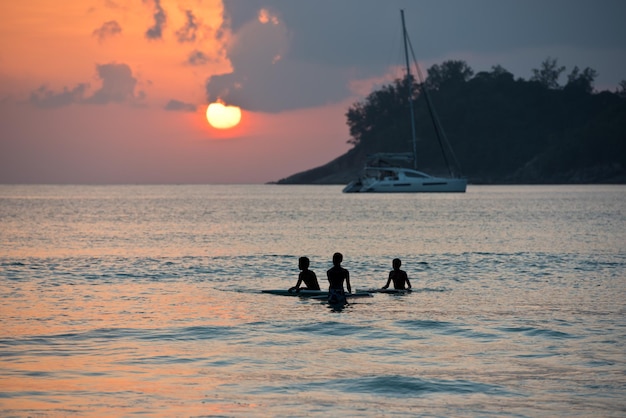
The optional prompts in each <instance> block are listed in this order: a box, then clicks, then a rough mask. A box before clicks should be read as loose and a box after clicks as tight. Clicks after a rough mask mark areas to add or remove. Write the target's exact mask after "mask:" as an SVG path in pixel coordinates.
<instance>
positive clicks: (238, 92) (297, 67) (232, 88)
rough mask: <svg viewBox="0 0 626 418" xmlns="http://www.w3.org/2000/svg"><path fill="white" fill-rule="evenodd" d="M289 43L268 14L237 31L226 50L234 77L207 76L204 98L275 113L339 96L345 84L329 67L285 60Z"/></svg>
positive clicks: (284, 30)
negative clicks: (219, 99) (231, 43)
mask: <svg viewBox="0 0 626 418" xmlns="http://www.w3.org/2000/svg"><path fill="white" fill-rule="evenodd" d="M258 17H260V18H258ZM290 41H291V39H290V33H289V30H288V28H287V26H286V24H285V22H283V21H282V20H281V17H280V16H278V15H276V14H273V13H272V12H271V11H270V10H269V9H268V10H267V13H264V14H261V15H260V16H257V18H255V19H253V20H251V21H250V22H248V23H247V24H246V25H243V26H241V27H240V28H239V30H238V31H237V33H236V42H235V43H234V44H233V45H232V46H231V47H230V49H229V50H228V57H229V59H230V61H231V64H232V66H233V68H234V72H232V73H230V74H224V75H217V76H213V77H211V78H210V79H209V80H208V82H207V85H206V93H207V99H208V100H209V101H215V100H216V99H218V98H221V99H223V100H224V101H226V102H227V103H229V104H235V105H237V106H240V107H242V108H244V109H248V110H253V111H265V112H280V111H283V110H287V109H294V108H301V107H313V106H317V105H319V104H322V103H331V102H333V101H336V100H340V99H341V98H343V97H345V95H346V94H347V93H348V91H347V83H346V82H345V79H342V78H341V77H338V76H337V73H336V72H334V71H333V68H330V67H328V66H325V65H324V64H321V63H313V62H304V61H299V60H292V59H288V54H289V50H290V47H291V45H290Z"/></svg>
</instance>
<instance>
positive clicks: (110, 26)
mask: <svg viewBox="0 0 626 418" xmlns="http://www.w3.org/2000/svg"><path fill="white" fill-rule="evenodd" d="M120 33H122V27H121V26H120V24H119V23H117V22H116V21H115V20H110V21H108V22H105V23H103V24H102V26H100V27H99V28H98V29H95V30H94V31H93V32H92V35H93V36H95V37H96V38H98V42H103V41H104V40H105V39H107V38H110V37H111V36H114V35H117V34H120Z"/></svg>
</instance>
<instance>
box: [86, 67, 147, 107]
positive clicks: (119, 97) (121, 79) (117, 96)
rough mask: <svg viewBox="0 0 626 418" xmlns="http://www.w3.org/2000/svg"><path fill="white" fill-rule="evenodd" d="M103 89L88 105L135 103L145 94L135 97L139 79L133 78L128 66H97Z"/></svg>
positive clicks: (98, 91)
mask: <svg viewBox="0 0 626 418" xmlns="http://www.w3.org/2000/svg"><path fill="white" fill-rule="evenodd" d="M96 70H97V72H98V77H100V79H101V80H102V87H101V88H100V89H99V90H97V91H96V92H95V93H94V94H93V95H92V96H91V97H88V98H87V99H86V103H95V104H107V103H123V102H133V101H135V100H136V99H141V98H142V97H143V93H141V92H140V93H138V94H137V95H135V87H136V85H137V79H136V78H135V77H133V74H132V71H131V69H130V67H129V66H128V65H126V64H103V65H98V66H96Z"/></svg>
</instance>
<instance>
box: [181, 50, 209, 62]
mask: <svg viewBox="0 0 626 418" xmlns="http://www.w3.org/2000/svg"><path fill="white" fill-rule="evenodd" d="M209 62H211V58H210V57H209V56H208V55H207V54H205V53H204V52H202V51H198V50H195V51H192V52H191V53H190V54H189V57H188V58H187V64H190V65H198V66H200V65H205V64H208V63H209Z"/></svg>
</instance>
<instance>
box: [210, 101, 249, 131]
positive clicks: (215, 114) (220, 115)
mask: <svg viewBox="0 0 626 418" xmlns="http://www.w3.org/2000/svg"><path fill="white" fill-rule="evenodd" d="M206 118H207V120H208V121H209V123H210V124H211V126H213V127H214V128H217V129H228V128H232V127H234V126H237V125H238V124H239V122H240V121H241V109H240V108H239V107H238V106H226V105H224V103H222V102H221V101H217V102H215V103H211V104H210V105H209V107H207V109H206Z"/></svg>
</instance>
